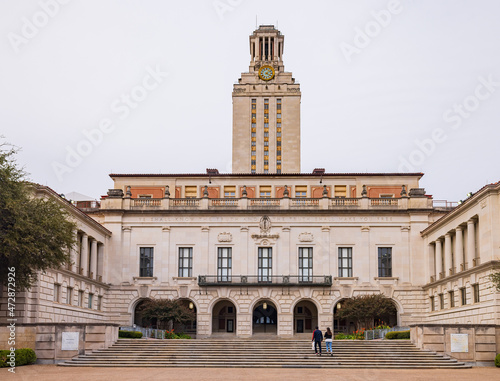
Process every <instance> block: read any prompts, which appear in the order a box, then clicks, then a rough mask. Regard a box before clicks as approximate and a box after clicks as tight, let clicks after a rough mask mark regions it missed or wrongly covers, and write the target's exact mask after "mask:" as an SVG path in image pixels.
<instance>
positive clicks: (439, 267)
mask: <svg viewBox="0 0 500 381" xmlns="http://www.w3.org/2000/svg"><path fill="white" fill-rule="evenodd" d="M442 272H443V247H442V245H441V240H439V239H437V240H436V280H439V279H441V273H442Z"/></svg>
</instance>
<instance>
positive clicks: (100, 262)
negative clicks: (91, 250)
mask: <svg viewBox="0 0 500 381" xmlns="http://www.w3.org/2000/svg"><path fill="white" fill-rule="evenodd" d="M103 269H104V244H102V243H98V244H97V274H96V279H97V280H99V281H100V282H103V279H102V276H103Z"/></svg>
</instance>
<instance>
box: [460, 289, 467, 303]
mask: <svg viewBox="0 0 500 381" xmlns="http://www.w3.org/2000/svg"><path fill="white" fill-rule="evenodd" d="M460 300H461V301H462V306H465V305H466V304H467V290H466V289H465V287H462V288H461V289H460Z"/></svg>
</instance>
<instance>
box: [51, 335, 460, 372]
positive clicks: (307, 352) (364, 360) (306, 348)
mask: <svg viewBox="0 0 500 381" xmlns="http://www.w3.org/2000/svg"><path fill="white" fill-rule="evenodd" d="M323 348H324V345H323ZM333 352H334V355H333V356H328V355H326V353H324V354H323V356H321V357H320V356H316V355H315V354H314V353H313V351H312V350H311V342H310V341H308V340H280V339H275V340H244V339H241V340H221V339H204V340H153V339H138V340H137V339H135V340H132V339H120V340H118V341H117V342H116V343H115V344H114V345H113V346H111V347H109V348H107V349H102V350H98V351H95V352H93V353H90V354H87V355H82V356H78V357H75V358H73V359H72V360H70V361H67V362H65V363H62V364H59V365H61V366H96V367H274V368H278V367H289V368H386V369H390V368H394V369H432V368H443V369H451V368H466V367H470V366H467V365H465V364H464V363H461V362H458V361H457V360H455V359H450V358H447V357H443V356H439V355H437V354H435V353H432V352H426V351H421V350H419V349H418V348H416V347H415V346H414V345H413V344H411V343H410V342H407V341H405V342H390V341H377V342H373V341H369V342H364V341H357V342H356V341H335V342H334V343H333Z"/></svg>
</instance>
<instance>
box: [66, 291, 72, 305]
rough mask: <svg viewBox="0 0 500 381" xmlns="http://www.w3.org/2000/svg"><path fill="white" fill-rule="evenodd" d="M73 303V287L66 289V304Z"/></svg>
mask: <svg viewBox="0 0 500 381" xmlns="http://www.w3.org/2000/svg"><path fill="white" fill-rule="evenodd" d="M72 303H73V289H72V288H71V287H68V288H66V304H72Z"/></svg>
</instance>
